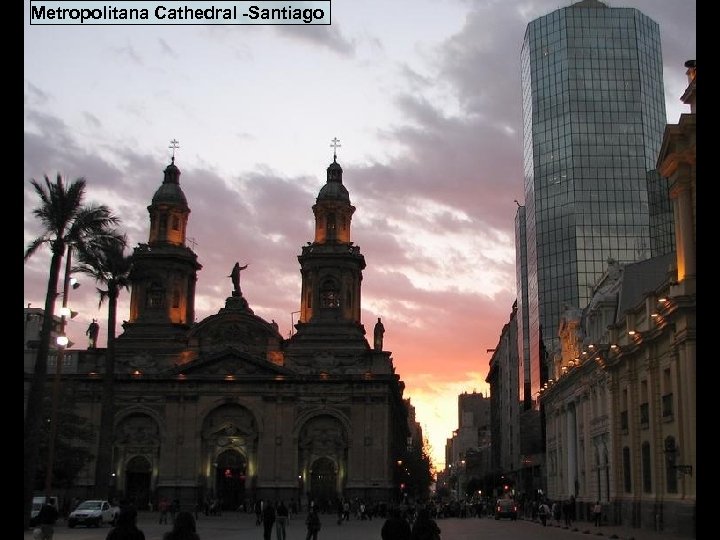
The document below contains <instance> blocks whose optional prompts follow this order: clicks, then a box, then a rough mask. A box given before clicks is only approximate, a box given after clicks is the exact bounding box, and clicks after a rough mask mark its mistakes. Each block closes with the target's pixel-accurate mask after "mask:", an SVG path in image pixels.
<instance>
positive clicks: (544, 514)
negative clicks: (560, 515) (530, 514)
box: [538, 502, 551, 527]
mask: <svg viewBox="0 0 720 540" xmlns="http://www.w3.org/2000/svg"><path fill="white" fill-rule="evenodd" d="M538 516H540V522H541V523H542V525H543V527H545V526H547V520H548V518H549V517H551V514H550V507H549V506H548V505H547V503H545V502H541V503H540V506H539V507H538Z"/></svg>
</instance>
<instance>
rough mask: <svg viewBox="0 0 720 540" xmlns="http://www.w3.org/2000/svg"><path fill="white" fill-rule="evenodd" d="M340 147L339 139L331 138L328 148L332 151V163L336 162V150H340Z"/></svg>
mask: <svg viewBox="0 0 720 540" xmlns="http://www.w3.org/2000/svg"><path fill="white" fill-rule="evenodd" d="M341 146H342V145H341V144H340V139H338V138H337V137H333V139H332V144H331V145H330V148H332V149H333V161H337V149H338V148H340V147H341Z"/></svg>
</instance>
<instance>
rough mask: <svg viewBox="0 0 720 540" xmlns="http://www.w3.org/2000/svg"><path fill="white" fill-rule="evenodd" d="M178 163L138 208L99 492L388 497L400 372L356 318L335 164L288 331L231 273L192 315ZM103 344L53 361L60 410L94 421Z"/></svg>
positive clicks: (137, 497)
mask: <svg viewBox="0 0 720 540" xmlns="http://www.w3.org/2000/svg"><path fill="white" fill-rule="evenodd" d="M179 177H180V171H179V169H178V168H177V167H176V166H175V164H174V160H173V163H172V164H170V165H169V166H168V168H167V169H166V170H165V176H164V180H163V183H162V185H161V187H160V188H159V189H158V190H157V192H156V193H155V196H154V197H153V200H152V203H151V205H150V206H149V207H148V211H149V214H150V234H149V241H148V243H147V244H140V245H139V246H138V247H137V248H136V249H135V252H134V266H133V272H132V275H131V281H132V291H131V307H130V316H129V319H128V320H127V321H126V322H125V323H124V324H123V330H124V331H123V333H122V334H121V335H119V336H118V337H117V338H116V341H115V351H116V361H115V376H114V379H115V396H116V399H115V414H114V431H113V458H112V470H113V479H112V481H111V489H112V490H113V492H114V495H116V496H118V497H121V496H122V497H126V498H128V499H130V500H134V501H135V502H136V504H137V505H138V506H139V507H141V508H144V507H145V506H146V505H147V503H148V502H152V503H153V504H157V501H158V500H159V499H160V498H162V497H167V498H169V499H179V500H180V502H181V504H182V505H183V506H184V507H193V506H194V505H195V504H197V503H202V502H204V501H205V500H206V499H220V500H221V501H222V506H223V507H224V508H225V509H232V510H235V509H237V508H238V506H239V505H240V504H241V503H243V502H251V501H253V500H257V499H260V498H263V499H268V498H269V499H285V500H286V501H292V500H296V501H300V502H301V504H307V501H309V500H311V499H313V500H316V501H317V502H318V504H320V505H326V504H330V502H331V501H334V500H335V499H336V498H338V497H360V498H363V499H366V500H383V501H388V500H392V499H394V498H396V497H397V495H398V486H397V485H395V483H396V482H395V479H394V469H393V465H394V464H395V463H396V462H397V460H399V459H402V458H403V457H404V452H405V451H406V447H407V442H408V437H409V436H410V430H409V427H408V411H407V406H406V403H405V402H404V400H403V389H404V384H403V383H402V381H401V380H400V378H399V375H397V374H396V373H395V368H394V366H393V361H392V358H391V356H390V353H389V352H388V351H383V350H382V349H379V350H378V349H375V348H372V347H371V346H370V345H369V344H368V342H367V340H366V338H365V329H364V326H363V325H362V324H361V321H360V282H361V280H362V274H361V272H362V269H363V268H364V267H365V261H364V258H363V256H362V255H361V254H360V249H359V247H358V246H355V245H353V243H352V242H351V241H350V218H351V216H352V213H353V211H354V210H355V208H354V207H352V206H351V205H350V200H349V196H348V192H347V189H346V188H345V187H344V186H343V185H342V169H341V168H340V165H339V164H337V162H336V161H334V162H333V164H331V165H330V167H328V179H327V184H326V185H325V186H323V188H322V189H321V190H320V195H319V196H318V198H317V201H316V204H315V206H313V211H314V213H315V217H316V229H315V240H314V242H308V245H307V246H304V247H303V249H302V255H300V256H299V257H298V259H299V262H300V266H301V268H300V270H301V274H302V293H301V294H302V300H301V304H302V313H301V316H300V320H299V322H298V323H297V325H296V330H297V331H296V332H295V333H294V334H293V335H292V336H291V337H290V338H288V339H283V338H282V337H281V336H280V334H279V333H278V329H277V325H275V324H274V323H273V322H268V321H265V320H264V319H262V318H261V317H258V316H257V315H255V314H254V312H253V310H252V308H251V307H250V306H249V305H248V302H247V301H246V299H245V298H244V296H243V295H242V291H241V290H239V287H237V288H236V290H232V291H230V295H229V296H228V297H227V299H226V301H225V305H224V306H222V307H221V308H220V309H219V310H218V312H217V313H216V314H215V315H211V316H209V317H207V318H205V319H204V320H202V321H200V322H198V323H193V322H192V321H193V320H194V295H195V282H196V279H197V272H198V271H199V270H200V269H201V268H202V266H201V265H200V264H199V263H198V261H197V256H196V254H195V253H194V252H193V251H192V250H191V249H190V248H188V247H187V246H186V245H185V231H186V226H187V221H188V218H189V214H190V208H189V206H188V204H187V201H186V198H185V196H184V194H183V193H182V190H181V188H180V183H179ZM104 354H105V350H94V351H83V352H82V354H80V355H79V361H78V368H77V373H68V374H66V375H65V376H64V385H65V387H66V388H67V389H68V390H71V391H72V392H73V393H74V395H75V398H76V399H75V405H76V414H78V415H82V416H83V417H85V418H87V419H88V420H89V421H90V422H91V423H92V424H93V425H96V426H99V424H100V413H101V396H102V379H103V370H104ZM91 450H92V452H93V454H94V453H95V452H96V448H95V447H93V448H92V449H91ZM94 470H95V467H94V463H90V464H89V465H88V466H87V467H86V468H85V469H84V470H83V471H82V472H81V474H80V477H79V478H78V479H77V481H76V486H77V488H76V491H77V495H78V496H80V497H85V496H88V495H90V494H91V493H92V490H93V486H94V484H95V479H94V478H93V474H94Z"/></svg>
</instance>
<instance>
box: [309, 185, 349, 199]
mask: <svg viewBox="0 0 720 540" xmlns="http://www.w3.org/2000/svg"><path fill="white" fill-rule="evenodd" d="M317 198H318V201H320V200H327V199H333V200H339V201H345V202H348V203H349V202H350V194H349V193H348V190H347V188H346V187H345V186H343V185H342V184H341V183H339V182H328V183H327V184H325V185H324V186H323V187H322V188H321V189H320V193H319V194H318V196H317Z"/></svg>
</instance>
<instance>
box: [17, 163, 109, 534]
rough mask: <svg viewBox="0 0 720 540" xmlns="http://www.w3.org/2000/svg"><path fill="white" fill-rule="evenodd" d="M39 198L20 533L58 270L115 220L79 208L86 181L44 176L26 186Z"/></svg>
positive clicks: (34, 458) (98, 208)
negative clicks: (42, 256)
mask: <svg viewBox="0 0 720 540" xmlns="http://www.w3.org/2000/svg"><path fill="white" fill-rule="evenodd" d="M30 183H31V184H32V186H33V187H34V188H35V192H36V193H37V195H38V197H39V198H40V206H38V207H37V208H35V209H34V210H33V214H34V215H35V217H37V218H38V219H39V220H40V223H41V224H42V228H43V230H42V234H41V235H40V236H38V237H37V238H35V239H34V240H33V241H32V242H30V244H29V245H28V247H27V250H26V251H25V256H24V261H26V262H27V260H28V259H29V258H30V257H31V256H32V255H33V254H34V253H35V252H36V251H37V250H38V248H40V246H42V245H45V244H47V245H49V246H50V251H51V253H52V257H51V259H50V271H49V275H48V282H47V292H46V294H45V315H44V318H43V324H42V327H41V329H40V343H39V344H38V352H37V357H36V359H35V369H34V371H33V374H32V378H31V381H30V389H29V391H28V397H27V405H26V409H25V425H24V447H23V465H24V469H23V503H24V506H23V510H24V513H23V516H24V528H25V529H27V528H28V527H29V524H30V510H31V507H32V496H33V481H34V479H35V474H36V471H37V466H38V457H39V453H38V452H39V439H40V433H41V422H42V404H43V396H44V395H45V391H46V388H45V383H46V380H47V361H48V352H49V349H50V335H51V332H52V327H53V323H54V315H55V301H56V299H57V296H58V291H57V288H58V277H59V275H60V266H61V264H62V258H63V256H64V255H65V251H66V250H70V249H71V247H72V246H77V247H81V246H83V245H85V244H86V243H88V242H92V241H96V240H98V239H100V238H103V237H107V236H114V235H116V233H115V232H114V231H112V230H111V227H112V226H114V225H115V224H116V223H117V222H118V221H119V220H118V218H117V217H115V216H113V215H112V213H111V212H110V210H109V209H108V208H107V207H106V206H104V205H96V204H91V205H88V206H85V205H83V198H84V196H85V185H86V181H85V179H84V178H78V179H76V180H75V181H73V182H72V183H70V185H69V186H66V185H65V182H64V181H63V178H62V176H61V175H60V174H59V173H58V175H57V179H56V181H55V183H52V182H51V181H50V179H49V178H48V177H47V176H45V183H44V185H43V184H42V183H40V182H38V181H36V180H34V179H33V180H30Z"/></svg>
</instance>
